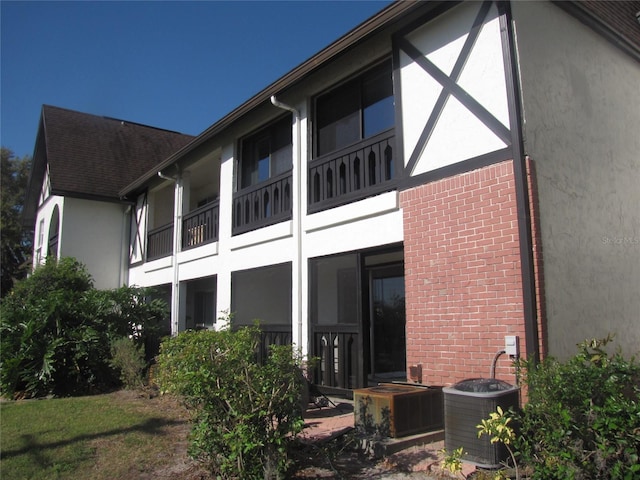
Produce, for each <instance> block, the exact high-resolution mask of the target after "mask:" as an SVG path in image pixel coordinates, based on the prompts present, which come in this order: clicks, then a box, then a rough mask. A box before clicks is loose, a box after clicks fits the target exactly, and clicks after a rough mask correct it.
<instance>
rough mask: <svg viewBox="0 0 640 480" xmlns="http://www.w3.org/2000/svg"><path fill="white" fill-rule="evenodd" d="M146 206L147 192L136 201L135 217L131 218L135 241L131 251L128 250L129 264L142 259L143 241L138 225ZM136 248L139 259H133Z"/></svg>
mask: <svg viewBox="0 0 640 480" xmlns="http://www.w3.org/2000/svg"><path fill="white" fill-rule="evenodd" d="M146 206H147V192H144V195H143V196H142V198H138V201H137V202H136V206H135V209H136V212H135V215H133V216H132V218H133V220H134V225H133V227H134V230H135V232H136V236H135V240H134V242H133V245H131V249H130V250H129V263H134V262H135V260H138V261H141V260H142V259H143V252H144V241H143V238H142V233H143V232H141V231H140V230H141V229H140V225H142V217H143V215H144V213H145V207H146ZM136 246H137V247H138V252H139V255H140V258H139V259H134V258H133V257H134V255H135V251H136Z"/></svg>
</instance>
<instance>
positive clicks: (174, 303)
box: [158, 170, 182, 335]
mask: <svg viewBox="0 0 640 480" xmlns="http://www.w3.org/2000/svg"><path fill="white" fill-rule="evenodd" d="M158 176H159V177H160V178H162V179H164V180H170V181H172V182H174V184H175V189H174V194H173V250H172V253H171V268H172V270H173V278H172V282H171V334H172V335H177V334H178V328H179V317H180V277H179V272H178V252H179V251H180V249H179V247H178V245H179V243H178V242H179V241H180V239H181V238H182V232H181V230H182V175H181V172H180V170H178V174H177V175H176V176H175V177H168V176H166V175H164V174H163V173H162V172H161V171H160V172H158Z"/></svg>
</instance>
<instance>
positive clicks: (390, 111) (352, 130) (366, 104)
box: [315, 61, 395, 156]
mask: <svg viewBox="0 0 640 480" xmlns="http://www.w3.org/2000/svg"><path fill="white" fill-rule="evenodd" d="M394 124H395V118H394V106H393V79H392V73H391V61H386V62H384V63H383V64H381V65H378V66H376V67H374V68H372V69H371V70H369V71H368V72H366V73H364V74H363V75H361V76H360V77H358V78H356V79H354V80H351V81H349V82H347V83H345V84H343V85H341V86H339V87H337V88H335V89H333V90H331V91H330V92H327V93H325V94H323V95H321V96H319V97H318V98H317V99H316V132H315V133H316V156H322V155H325V154H327V153H330V152H333V151H334V150H338V149H340V148H343V147H346V146H348V145H351V144H353V143H357V142H359V141H361V140H364V139H366V138H369V137H371V136H372V135H375V134H376V133H380V132H382V131H384V130H388V129H390V128H392V127H393V126H394Z"/></svg>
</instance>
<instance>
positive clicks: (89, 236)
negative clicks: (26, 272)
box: [60, 198, 129, 289]
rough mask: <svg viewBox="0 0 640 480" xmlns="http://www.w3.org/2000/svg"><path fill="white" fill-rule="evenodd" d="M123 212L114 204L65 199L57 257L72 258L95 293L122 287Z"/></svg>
mask: <svg viewBox="0 0 640 480" xmlns="http://www.w3.org/2000/svg"><path fill="white" fill-rule="evenodd" d="M125 208H126V207H125V206H123V205H120V204H115V203H106V202H95V201H90V200H79V199H75V198H65V201H64V214H63V215H61V219H60V222H61V233H60V256H62V257H65V256H72V257H75V258H76V259H77V260H79V261H80V262H82V263H84V264H85V265H86V266H87V269H88V270H89V273H90V274H91V276H92V277H93V280H94V285H95V287H96V288H98V289H110V288H118V287H120V286H122V285H123V284H125V283H126V280H125V278H124V276H123V268H122V267H123V261H124V259H123V256H126V255H127V244H128V239H129V236H128V232H127V229H128V219H127V218H126V217H125V215H124V210H125Z"/></svg>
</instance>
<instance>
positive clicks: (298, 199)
mask: <svg viewBox="0 0 640 480" xmlns="http://www.w3.org/2000/svg"><path fill="white" fill-rule="evenodd" d="M271 104H272V105H273V106H274V107H277V108H281V109H283V110H287V111H289V112H291V113H292V114H293V115H294V117H295V119H296V153H295V158H294V161H293V168H294V178H295V183H294V188H295V195H294V202H293V223H294V225H293V229H294V232H295V235H296V237H297V238H296V242H297V244H296V262H297V264H298V268H297V276H296V282H297V286H296V288H297V292H296V293H297V296H296V300H297V302H298V309H297V312H296V314H297V316H298V348H302V184H301V182H302V146H301V141H302V132H301V131H302V126H301V123H302V122H301V118H300V112H299V111H298V110H297V109H296V108H294V107H292V106H290V105H287V104H285V103H282V102H280V101H279V100H278V99H277V98H276V96H275V95H272V96H271ZM305 347H306V346H305Z"/></svg>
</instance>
